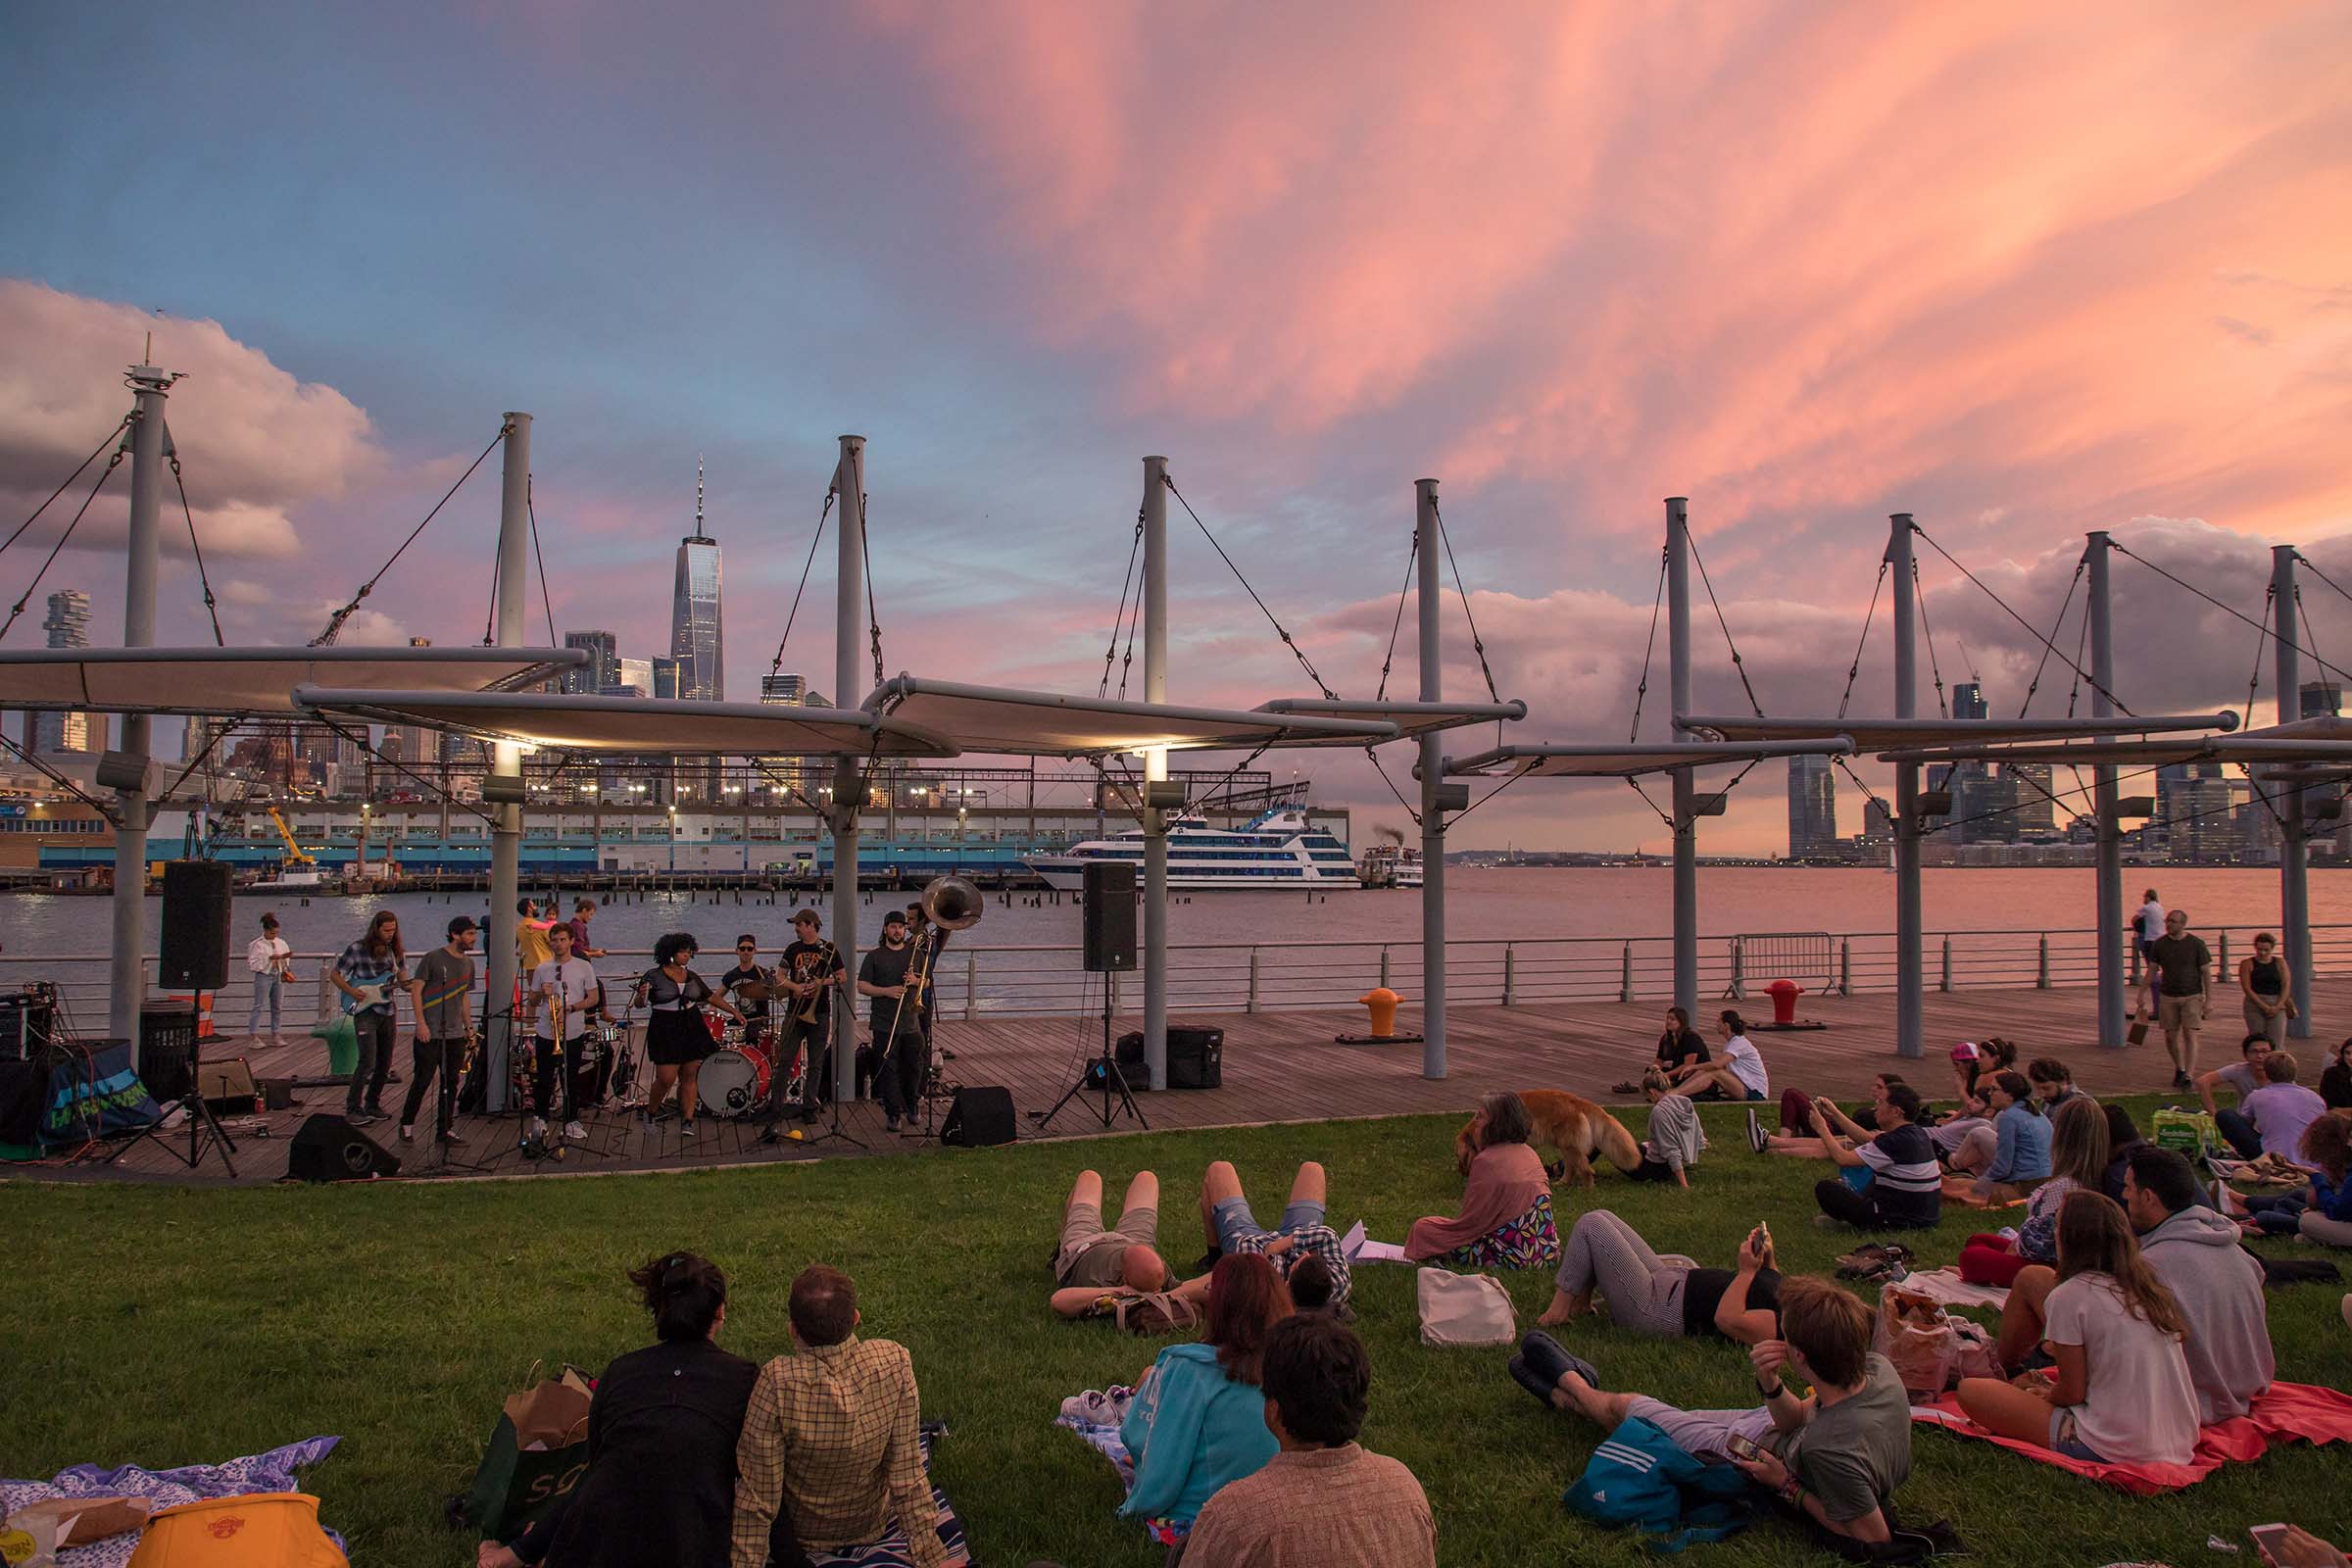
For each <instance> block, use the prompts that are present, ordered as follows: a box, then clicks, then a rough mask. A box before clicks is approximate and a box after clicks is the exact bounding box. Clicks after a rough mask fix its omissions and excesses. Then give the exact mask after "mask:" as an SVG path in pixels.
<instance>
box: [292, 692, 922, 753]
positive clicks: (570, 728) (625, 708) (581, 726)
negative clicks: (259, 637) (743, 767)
mask: <svg viewBox="0 0 2352 1568" xmlns="http://www.w3.org/2000/svg"><path fill="white" fill-rule="evenodd" d="M294 699H295V701H296V702H297V703H298V704H300V705H301V707H303V708H304V709H306V710H308V711H312V712H317V713H321V714H325V715H328V716H340V717H348V718H354V719H372V720H374V721H375V722H377V723H379V724H421V725H423V726H424V727H425V728H427V729H439V730H455V731H457V732H459V733H461V734H466V735H474V736H478V737H480V738H481V739H484V740H492V741H514V742H517V743H519V744H521V745H525V746H533V747H545V748H548V749H550V750H556V751H574V752H623V753H658V754H662V755H664V756H672V757H828V756H830V757H864V756H867V755H869V754H871V755H879V756H882V757H953V756H955V755H956V744H955V743H954V742H953V741H949V740H944V739H942V738H940V737H939V736H936V735H933V734H929V733H927V732H925V731H923V730H919V729H917V728H915V727H914V726H913V725H911V724H907V723H903V722H901V721H899V720H898V719H895V718H885V717H882V716H879V715H877V714H874V713H871V712H865V711H857V710H850V709H840V708H786V707H783V706H780V705H768V704H761V703H701V702H672V701H666V700H663V699H660V698H649V697H590V696H586V695H574V694H570V693H546V692H527V693H500V692H378V691H352V690H345V689H336V688H329V687H322V686H302V687H298V688H296V690H295V693H294Z"/></svg>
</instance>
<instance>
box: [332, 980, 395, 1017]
mask: <svg viewBox="0 0 2352 1568" xmlns="http://www.w3.org/2000/svg"><path fill="white" fill-rule="evenodd" d="M344 983H345V984H346V985H349V984H350V982H349V981H346V982H344ZM336 995H337V996H339V997H341V998H342V999H343V1016H344V1017H346V1018H348V1017H350V1016H351V1015H352V1014H353V1013H355V1012H358V1011H360V1010H362V1009H363V1008H367V1007H374V1006H380V1005H383V1004H385V1003H387V1002H390V1001H391V1000H392V982H391V981H389V980H378V981H377V982H376V983H375V984H373V985H369V986H352V988H351V990H349V991H343V990H340V989H338V990H337V991H336Z"/></svg>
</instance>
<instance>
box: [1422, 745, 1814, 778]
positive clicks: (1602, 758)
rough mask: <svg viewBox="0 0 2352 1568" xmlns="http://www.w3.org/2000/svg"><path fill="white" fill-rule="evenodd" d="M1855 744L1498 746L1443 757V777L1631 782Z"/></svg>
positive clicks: (1811, 755)
mask: <svg viewBox="0 0 2352 1568" xmlns="http://www.w3.org/2000/svg"><path fill="white" fill-rule="evenodd" d="M1853 749H1854V743H1853V742H1852V741H1850V740H1848V739H1847V738H1846V737H1844V736H1842V735H1833V736H1829V737H1827V738H1823V739H1815V740H1801V741H1757V742H1753V743H1751V744H1748V745H1744V746H1741V745H1733V744H1727V743H1717V742H1709V741H1685V742H1671V743H1668V744H1666V745H1662V746H1497V747H1495V749H1494V750H1493V751H1487V752H1480V753H1478V754H1477V755H1476V756H1474V757H1448V758H1447V759H1446V776H1447V777H1467V776H1470V775H1474V774H1483V775H1488V776H1492V775H1495V774H1506V773H1507V774H1511V775H1513V776H1516V777H1519V778H1634V777H1637V776H1639V775H1641V774H1643V773H1666V772H1672V771H1673V770H1674V769H1675V768H1678V767H1710V766H1715V765H1718V764H1721V763H1725V762H1755V761H1761V760H1764V759H1766V758H1771V757H1842V756H1844V755H1846V754H1847V753H1849V752H1851V751H1852V750H1853Z"/></svg>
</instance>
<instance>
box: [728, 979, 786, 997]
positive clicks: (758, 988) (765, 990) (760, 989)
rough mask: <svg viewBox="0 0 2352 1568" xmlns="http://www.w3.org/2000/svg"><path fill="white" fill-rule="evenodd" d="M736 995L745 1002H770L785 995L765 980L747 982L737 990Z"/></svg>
mask: <svg viewBox="0 0 2352 1568" xmlns="http://www.w3.org/2000/svg"><path fill="white" fill-rule="evenodd" d="M735 995H736V996H738V997H740V998H742V999H743V1000H744V1001H745V1002H770V1001H773V1000H774V999H775V998H777V997H779V996H781V995H783V993H782V992H780V991H779V990H777V989H776V988H775V987H774V986H771V985H769V984H768V983H767V982H766V981H764V980H746V981H745V982H744V983H743V984H741V985H739V986H737V987H736V988H735Z"/></svg>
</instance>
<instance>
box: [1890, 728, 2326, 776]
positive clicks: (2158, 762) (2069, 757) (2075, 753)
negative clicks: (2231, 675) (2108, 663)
mask: <svg viewBox="0 0 2352 1568" xmlns="http://www.w3.org/2000/svg"><path fill="white" fill-rule="evenodd" d="M2304 722H2314V721H2311V720H2306V721H2304ZM2337 722H2341V721H2340V720H2338V721H2337ZM2299 727H2300V726H2299V725H2296V724H2280V725H2278V726H2276V727H2274V728H2271V729H2258V730H2249V731H2247V732H2246V733H2245V734H2243V735H2205V736H2193V735H2192V736H2188V737H2186V738H2184V739H2181V740H2170V741H2157V740H2147V741H2137V740H2135V741H2105V742H2101V741H2088V740H2080V741H2053V742H2051V743H2049V744H2047V745H2042V746H2034V745H2021V746H1991V747H1976V746H1928V747H1910V748H1905V749H1902V750H1897V751H1890V752H1882V753H1881V754H1880V760H1881V761H1887V762H1958V761H1987V762H2048V763H2053V764H2061V765H2072V766H2077V767H2095V766H2099V765H2102V764H2107V765H2112V766H2116V767H2161V766H2165V765H2167V764H2169V763H2173V762H2246V763H2254V762H2271V763H2275V764H2278V765H2288V764H2293V763H2327V762H2352V737H2347V738H2344V739H2340V740H2339V739H2329V738H2327V737H2325V736H2323V735H2319V734H2314V733H2311V732H2308V731H2306V732H2304V733H2301V734H2295V733H2291V732H2292V731H2294V730H2296V729H2298V728H2299Z"/></svg>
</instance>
